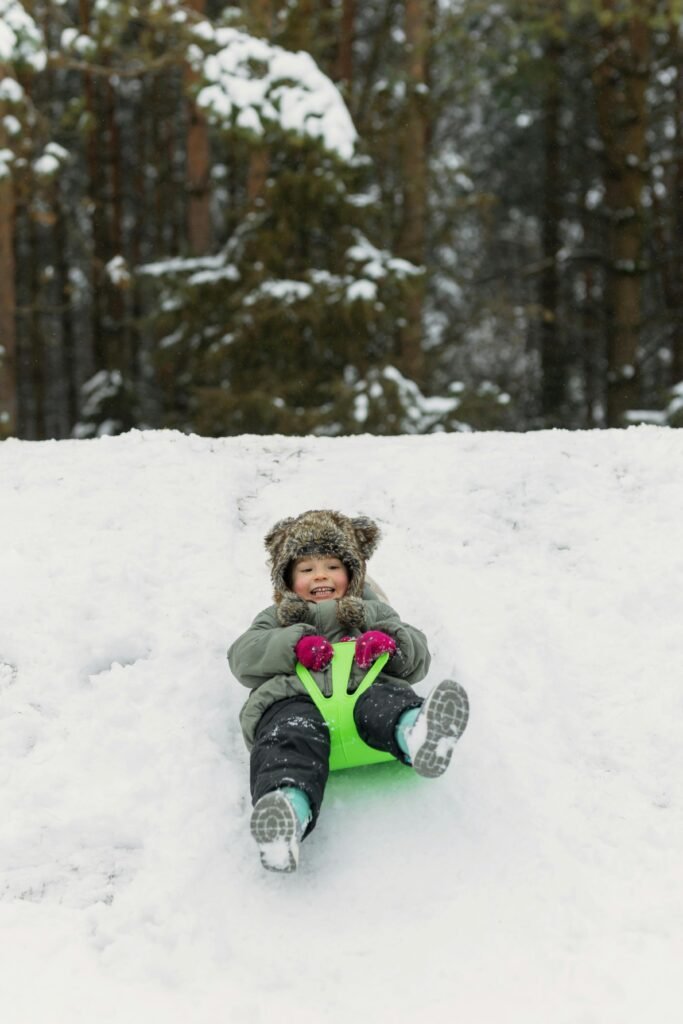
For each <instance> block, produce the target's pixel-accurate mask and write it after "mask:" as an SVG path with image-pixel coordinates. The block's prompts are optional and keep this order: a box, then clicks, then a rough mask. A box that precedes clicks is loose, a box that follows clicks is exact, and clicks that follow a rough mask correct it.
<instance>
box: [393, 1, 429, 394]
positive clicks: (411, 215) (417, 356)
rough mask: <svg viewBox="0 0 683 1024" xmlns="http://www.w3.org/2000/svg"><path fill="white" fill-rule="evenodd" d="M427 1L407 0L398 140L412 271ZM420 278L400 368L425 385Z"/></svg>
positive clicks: (418, 219) (405, 248)
mask: <svg viewBox="0 0 683 1024" xmlns="http://www.w3.org/2000/svg"><path fill="white" fill-rule="evenodd" d="M430 14H431V11H430V5H429V0H406V3H405V32H406V107H405V121H404V130H403V133H402V136H401V140H400V148H401V173H402V182H403V211H402V212H403V216H402V224H401V231H400V236H399V240H398V245H397V251H398V253H399V255H400V256H402V257H403V258H404V259H406V260H410V262H411V263H414V264H415V265H416V266H419V267H423V266H424V264H425V260H426V236H427V231H426V223H427V177H428V173H427V160H428V154H427V139H428V135H429V127H428V110H429V102H428V98H427V91H428V90H427V51H428V47H429V19H430ZM424 294H425V279H424V275H422V274H421V275H420V276H419V277H415V278H412V279H410V280H409V282H408V286H407V301H406V323H405V325H404V326H403V327H402V328H401V331H400V363H401V370H402V372H403V373H405V374H406V376H408V377H410V378H411V379H412V380H415V381H416V382H417V383H418V384H421V383H423V378H424V348H423V305H424Z"/></svg>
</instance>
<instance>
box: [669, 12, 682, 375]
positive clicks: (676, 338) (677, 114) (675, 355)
mask: <svg viewBox="0 0 683 1024" xmlns="http://www.w3.org/2000/svg"><path fill="white" fill-rule="evenodd" d="M671 36H672V41H673V45H674V47H675V49H674V53H675V62H676V109H675V111H674V120H675V132H676V134H675V140H674V152H675V153H677V154H678V158H677V160H676V164H675V183H674V189H673V205H674V209H673V217H672V220H673V225H674V230H673V238H672V242H671V251H672V271H673V273H672V280H673V296H672V298H673V308H672V310H671V314H672V325H673V337H672V339H671V354H672V359H671V376H672V380H671V384H679V383H680V382H681V381H683V254H682V253H681V239H683V41H682V40H681V36H680V31H679V28H678V25H672V27H671Z"/></svg>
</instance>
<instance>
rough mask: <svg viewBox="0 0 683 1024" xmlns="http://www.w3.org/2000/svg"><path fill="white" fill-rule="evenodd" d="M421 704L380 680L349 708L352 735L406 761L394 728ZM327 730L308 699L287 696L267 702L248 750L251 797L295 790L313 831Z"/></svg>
mask: <svg viewBox="0 0 683 1024" xmlns="http://www.w3.org/2000/svg"><path fill="white" fill-rule="evenodd" d="M422 703H423V700H422V697H418V695H417V694H416V693H414V692H413V690H412V689H411V687H410V686H407V685H401V684H400V683H390V682H386V683H384V682H382V683H376V684H374V685H373V686H370V687H369V688H368V689H367V690H366V691H365V693H363V694H361V696H360V697H359V698H358V701H357V702H356V705H355V707H354V709H353V717H354V720H355V723H356V728H357V729H358V735H359V736H360V738H361V739H362V740H364V741H365V743H367V744H368V746H370V747H374V748H375V749H376V750H385V751H388V752H389V753H391V754H393V755H394V757H396V758H397V759H398V760H399V761H402V762H403V763H404V764H405V763H407V762H406V757H405V754H404V753H403V751H402V750H401V748H400V747H399V746H398V744H397V742H396V735H395V734H396V725H397V723H398V720H399V718H400V717H401V715H402V714H403V712H404V711H408V710H409V709H410V708H419V707H420V706H421V705H422ZM329 760H330V731H329V728H328V725H327V722H326V721H325V719H324V718H323V716H322V715H321V714H320V712H319V711H318V709H317V707H316V706H315V704H314V703H313V701H312V700H311V698H310V697H305V696H303V695H302V696H301V697H287V698H286V699H285V700H280V701H277V703H275V704H272V705H271V706H270V707H269V708H268V710H267V711H265V712H264V713H263V715H262V717H261V720H260V721H259V723H258V726H257V727H256V735H255V739H254V746H253V747H252V750H251V797H252V802H253V803H256V801H257V800H259V799H260V798H261V797H262V796H263V795H264V794H265V793H270V792H271V791H272V790H274V789H280V788H282V787H283V786H296V787H298V788H299V789H302V790H303V791H304V793H305V794H306V796H307V797H308V799H309V801H310V804H311V810H312V813H313V817H312V820H311V823H310V824H309V826H308V832H311V831H312V830H313V828H315V823H316V821H317V820H318V815H319V813H320V806H321V804H322V801H323V795H324V793H325V785H326V784H327V777H328V775H329Z"/></svg>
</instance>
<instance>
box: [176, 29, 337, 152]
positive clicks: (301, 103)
mask: <svg viewBox="0 0 683 1024" xmlns="http://www.w3.org/2000/svg"><path fill="white" fill-rule="evenodd" d="M194 34H195V36H196V37H197V39H201V40H202V41H203V42H204V43H207V42H208V43H215V44H216V45H217V46H218V47H219V49H218V51H217V52H216V53H214V54H210V55H209V56H208V57H207V56H205V53H204V50H203V49H202V48H200V47H193V48H192V49H191V52H190V59H191V61H192V63H193V65H194V66H195V70H197V71H199V72H200V73H201V75H202V76H203V78H204V79H205V81H206V82H207V84H206V85H205V86H204V87H203V88H202V89H201V91H200V92H199V95H198V96H197V103H198V105H199V106H200V107H202V108H203V109H204V110H205V111H206V113H207V116H208V117H209V120H210V121H211V123H212V124H214V125H230V126H235V127H236V128H238V129H241V130H243V131H245V132H248V133H252V134H253V135H255V136H261V137H265V136H266V135H267V134H268V132H269V129H270V128H272V127H274V126H277V127H279V129H280V130H281V131H283V132H293V133H294V134H296V135H300V136H308V137H310V138H313V139H319V140H320V141H321V142H322V144H323V146H324V147H325V149H326V150H328V151H329V152H333V153H336V154H337V155H338V156H339V157H340V158H341V159H342V160H350V159H351V158H352V157H353V155H354V152H355V145H356V138H357V136H356V129H355V128H354V126H353V122H352V120H351V116H350V114H349V112H348V110H347V108H346V104H345V103H344V101H343V99H342V97H341V95H340V93H339V91H338V89H337V88H336V86H335V85H334V84H333V82H332V81H331V80H330V79H329V78H328V77H327V75H325V74H324V73H323V72H322V71H321V70H320V68H319V67H318V66H317V64H316V63H315V61H314V60H313V58H312V57H311V55H310V54H308V53H304V52H299V53H293V52H290V51H288V50H285V49H283V48H282V47H280V46H273V45H272V44H270V43H269V42H267V41H266V40H265V39H258V38H256V37H255V36H250V35H248V34H247V33H246V32H242V31H240V30H239V29H235V28H214V27H213V26H212V25H211V24H210V23H209V22H206V21H205V22H201V24H199V25H197V26H195V28H194Z"/></svg>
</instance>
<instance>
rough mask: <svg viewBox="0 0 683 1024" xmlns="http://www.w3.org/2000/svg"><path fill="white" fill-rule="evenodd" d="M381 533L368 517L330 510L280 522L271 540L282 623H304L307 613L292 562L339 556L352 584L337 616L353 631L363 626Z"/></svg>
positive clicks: (269, 548) (269, 536)
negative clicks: (371, 563)
mask: <svg viewBox="0 0 683 1024" xmlns="http://www.w3.org/2000/svg"><path fill="white" fill-rule="evenodd" d="M379 537H380V531H379V527H378V526H377V524H376V523H374V522H373V521H372V519H368V517H367V516H357V517H356V518H354V519H350V518H349V517H348V516H345V515H342V514H341V512H334V511H332V510H330V509H317V510H312V511H310V512H304V513H302V514H301V515H300V516H296V517H294V518H290V519H281V520H280V521H279V522H278V523H276V524H275V526H274V527H273V528H272V530H270V532H269V533H268V534H267V535H266V538H265V544H266V550H267V551H268V555H269V560H270V567H271V579H272V581H273V587H274V590H275V594H274V600H275V603H276V604H277V606H278V620H279V622H280V624H281V625H283V626H288V625H291V624H292V623H294V622H301V621H302V620H303V619H304V618H305V616H306V611H307V608H306V602H305V601H303V600H302V599H301V598H300V597H297V596H296V595H295V594H294V592H293V591H292V589H291V576H290V571H291V567H292V563H293V562H294V561H296V559H297V558H306V557H308V556H309V555H336V557H337V558H339V559H340V560H341V561H342V562H343V563H344V565H345V566H346V568H347V570H348V573H349V587H348V590H347V591H346V594H345V596H344V597H343V598H341V599H340V600H339V601H338V611H337V618H338V619H339V622H340V623H341V625H342V626H345V627H346V628H347V629H353V628H357V629H362V628H363V625H364V615H363V602H362V600H361V596H362V594H363V585H364V583H365V567H366V562H367V560H368V558H370V556H371V555H372V553H373V551H374V550H375V548H376V547H377V544H378V542H379Z"/></svg>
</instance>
